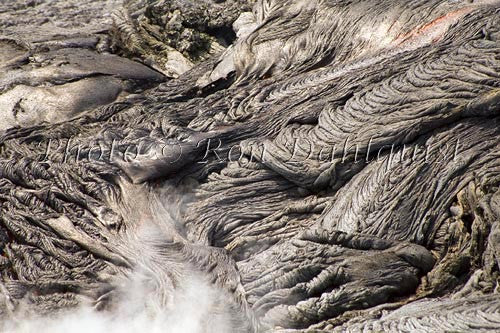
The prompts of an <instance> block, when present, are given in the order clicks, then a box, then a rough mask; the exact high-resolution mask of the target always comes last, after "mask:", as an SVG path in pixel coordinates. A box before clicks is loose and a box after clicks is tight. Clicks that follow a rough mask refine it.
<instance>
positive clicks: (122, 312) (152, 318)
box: [0, 277, 232, 333]
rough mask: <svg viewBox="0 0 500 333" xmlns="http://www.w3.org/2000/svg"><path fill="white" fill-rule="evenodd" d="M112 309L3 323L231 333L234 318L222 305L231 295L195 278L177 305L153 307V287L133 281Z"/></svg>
mask: <svg viewBox="0 0 500 333" xmlns="http://www.w3.org/2000/svg"><path fill="white" fill-rule="evenodd" d="M128 287H130V288H127V289H128V290H129V292H128V293H127V294H125V295H121V298H120V300H121V301H120V302H119V304H118V305H117V306H116V307H115V308H114V309H113V310H112V311H102V312H98V311H95V310H94V309H92V308H91V307H90V306H82V307H80V308H77V309H74V310H73V311H67V312H64V313H62V314H59V315H55V316H52V317H31V318H23V317H20V316H19V317H18V318H17V319H16V320H12V321H10V322H7V323H3V324H0V331H1V332H9V333H10V332H12V333H33V332H36V333H90V332H93V333H136V332H145V333H146V332H147V333H159V332H162V333H163V332H168V333H212V332H213V333H231V332H232V330H231V324H230V322H231V318H230V315H229V313H227V312H219V313H217V311H214V309H218V308H220V304H221V302H224V301H225V300H227V295H224V293H223V292H221V291H220V290H217V289H216V288H215V287H213V286H212V285H210V284H209V283H207V282H206V281H204V280H203V279H202V278H199V277H193V278H189V279H188V280H187V281H184V282H183V285H182V286H180V288H179V291H178V292H175V294H174V295H173V305H174V306H173V307H171V308H169V309H157V308H155V307H153V306H150V299H149V298H150V297H151V296H152V295H151V294H150V291H149V290H145V289H144V287H143V285H142V284H141V283H140V282H139V283H132V284H131V285H130V286H128Z"/></svg>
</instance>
